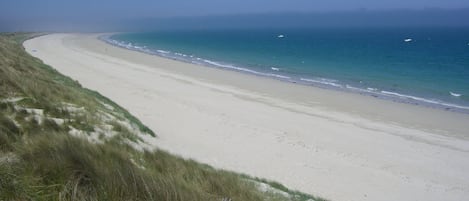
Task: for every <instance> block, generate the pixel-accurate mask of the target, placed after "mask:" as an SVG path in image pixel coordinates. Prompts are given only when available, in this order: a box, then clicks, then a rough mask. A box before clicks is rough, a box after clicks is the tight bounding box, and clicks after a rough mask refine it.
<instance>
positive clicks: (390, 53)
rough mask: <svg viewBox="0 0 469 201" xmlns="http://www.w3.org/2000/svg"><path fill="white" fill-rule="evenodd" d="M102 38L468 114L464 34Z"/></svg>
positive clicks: (286, 32) (468, 60)
mask: <svg viewBox="0 0 469 201" xmlns="http://www.w3.org/2000/svg"><path fill="white" fill-rule="evenodd" d="M279 35H283V36H284V37H279ZM409 38H410V39H412V41H410V42H405V41H404V40H405V39H409ZM105 40H107V41H108V42H110V43H113V44H115V45H118V46H122V47H126V48H129V49H133V50H139V51H143V52H146V53H149V54H155V55H159V56H165V57H170V58H175V59H179V60H182V61H186V62H191V63H196V64H201V65H205V66H212V67H219V68H226V69H231V70H235V71H242V72H246V73H254V74H257V75H261V76H268V77H272V78H274V79H280V80H284V81H289V82H297V83H300V84H307V85H314V86H318V87H324V88H331V89H337V90H343V91H350V92H357V93H361V94H366V95H371V96H375V97H378V98H384V99H390V100H394V101H399V102H407V103H412V104H421V105H426V106H430V107H438V108H443V109H449V110H454V111H462V112H465V113H468V112H469V28H374V29H372V28H366V29H365V28H360V29H359V28H355V29H332V28H330V29H283V30H281V29H276V30H224V31H213V30H211V31H207V30H204V31H200V30H199V31H172V32H171V31H165V32H155V33H125V34H116V35H113V36H110V37H109V38H105ZM451 93H452V94H451Z"/></svg>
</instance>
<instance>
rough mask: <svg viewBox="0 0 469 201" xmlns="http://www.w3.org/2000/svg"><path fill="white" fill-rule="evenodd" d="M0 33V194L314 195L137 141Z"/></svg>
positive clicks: (104, 107)
mask: <svg viewBox="0 0 469 201" xmlns="http://www.w3.org/2000/svg"><path fill="white" fill-rule="evenodd" d="M31 36H33V35H31V34H2V35H0V200H126V201H128V200H223V199H225V200H229V199H231V200H233V201H236V200H321V199H318V198H314V197H312V196H309V195H306V194H302V193H299V192H295V191H290V190H288V189H287V188H285V187H284V186H282V185H280V184H277V183H273V182H268V181H265V180H261V179H253V178H250V177H248V176H244V175H239V174H235V173H232V172H228V171H223V170H216V169H214V168H211V167H210V166H208V165H203V164H199V163H197V162H195V161H192V160H185V159H181V158H179V157H176V156H173V155H170V154H168V153H165V152H164V151H160V150H153V151H150V150H147V149H141V148H140V149H139V147H146V146H147V144H146V143H145V140H144V139H145V138H148V137H155V136H156V135H155V134H154V133H153V132H152V131H151V130H150V129H149V128H147V127H146V126H145V125H143V124H142V123H141V122H140V121H139V120H138V119H137V118H135V117H134V116H132V115H131V114H130V113H129V112H127V111H126V110H125V109H123V108H121V107H119V106H118V105H117V104H115V103H113V102H112V101H110V100H109V99H107V98H105V97H103V96H101V95H100V94H99V93H97V92H94V91H91V90H88V89H84V88H82V87H81V86H80V85H79V83H78V82H76V81H74V80H72V79H70V78H68V77H65V76H63V75H61V74H59V73H58V72H57V71H55V70H54V69H52V68H50V67H49V66H47V65H45V64H43V63H42V62H41V61H40V60H38V59H36V58H34V57H31V56H30V55H29V54H27V53H26V52H25V51H24V49H23V47H22V46H21V43H22V41H23V40H25V39H27V38H29V37H31Z"/></svg>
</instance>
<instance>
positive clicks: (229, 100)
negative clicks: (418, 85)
mask: <svg viewBox="0 0 469 201" xmlns="http://www.w3.org/2000/svg"><path fill="white" fill-rule="evenodd" d="M24 46H25V48H26V50H27V51H28V52H29V53H30V54H32V55H33V56H35V57H38V58H40V59H42V60H43V61H44V62H45V63H46V64H49V65H51V66H53V67H54V68H56V69H57V70H58V71H59V72H61V73H63V74H65V75H67V76H70V77H72V78H73V79H76V80H78V81H79V82H80V83H81V84H82V85H83V86H84V87H87V88H90V89H93V90H97V91H98V92H100V93H102V94H103V95H105V96H107V97H109V98H111V99H112V100H114V101H115V102H117V103H118V104H119V105H122V106H123V107H125V108H127V109H128V110H129V111H130V112H131V113H133V114H134V115H135V116H137V117H138V118H139V119H141V120H142V122H143V123H145V124H146V125H148V126H149V127H150V128H151V129H153V130H154V131H155V132H156V133H157V135H158V136H159V138H158V139H156V140H155V141H152V142H150V143H152V144H154V146H155V147H158V148H161V149H165V150H168V151H170V152H172V153H175V154H178V155H181V156H183V157H187V158H192V159H195V160H197V161H200V162H203V163H207V164H210V165H213V166H215V167H217V168H223V169H228V170H233V171H237V172H242V173H247V174H249V175H253V176H258V177H264V178H267V179H272V180H275V181H278V182H280V183H282V184H285V185H286V186H288V187H291V188H294V189H298V190H301V191H304V192H307V193H311V194H314V195H319V196H322V197H325V198H328V199H331V200H339V201H342V200H343V201H345V200H401V201H402V200H426V201H429V200H455V201H456V200H468V199H469V173H468V172H467V170H469V142H468V139H469V115H464V114H458V113H453V112H445V111H441V110H435V109H430V108H424V107H417V106H412V105H406V104H400V103H394V102H390V101H384V100H379V99H376V98H372V97H365V96H360V95H356V94H348V93H344V92H336V91H330V90H323V89H318V88H313V87H307V86H301V85H296V84H291V83H285V82H281V81H277V80H270V79H266V78H262V77H256V76H253V75H246V74H241V73H237V72H230V71H224V70H218V69H213V68H209V67H201V66H194V65H192V64H186V63H181V62H178V61H173V60H169V59H164V58H160V57H156V56H150V55H145V54H142V53H138V52H133V51H129V50H125V49H121V48H117V47H113V46H110V45H108V44H105V43H104V42H102V41H99V40H98V39H97V35H86V34H52V35H46V36H42V37H38V38H34V39H32V40H28V41H26V42H25V43H24Z"/></svg>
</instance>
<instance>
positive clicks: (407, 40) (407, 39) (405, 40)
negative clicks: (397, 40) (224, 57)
mask: <svg viewBox="0 0 469 201" xmlns="http://www.w3.org/2000/svg"><path fill="white" fill-rule="evenodd" d="M404 42H406V43H408V42H412V38H406V39H404Z"/></svg>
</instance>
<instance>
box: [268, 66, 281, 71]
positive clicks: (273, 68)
mask: <svg viewBox="0 0 469 201" xmlns="http://www.w3.org/2000/svg"><path fill="white" fill-rule="evenodd" d="M270 69H272V70H273V71H280V68H275V67H271V68H270Z"/></svg>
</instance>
